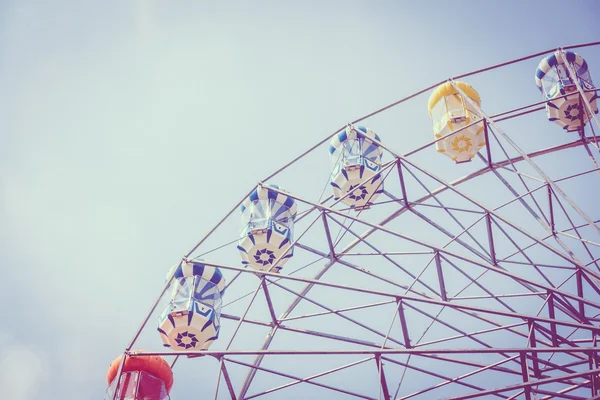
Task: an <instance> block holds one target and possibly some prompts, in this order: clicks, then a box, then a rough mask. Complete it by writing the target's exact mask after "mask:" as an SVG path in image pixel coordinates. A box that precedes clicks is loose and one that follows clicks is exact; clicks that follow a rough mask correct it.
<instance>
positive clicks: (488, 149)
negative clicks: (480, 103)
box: [483, 118, 492, 169]
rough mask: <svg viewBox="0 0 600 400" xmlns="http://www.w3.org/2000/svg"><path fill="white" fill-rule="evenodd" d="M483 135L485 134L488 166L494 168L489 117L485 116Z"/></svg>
mask: <svg viewBox="0 0 600 400" xmlns="http://www.w3.org/2000/svg"><path fill="white" fill-rule="evenodd" d="M483 135H484V136H485V150H486V152H487V162H488V167H490V169H491V168H492V150H491V149H490V137H489V135H488V123H487V119H485V118H483Z"/></svg>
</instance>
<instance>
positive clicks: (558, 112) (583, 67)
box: [535, 50, 598, 132]
mask: <svg viewBox="0 0 600 400" xmlns="http://www.w3.org/2000/svg"><path fill="white" fill-rule="evenodd" d="M563 57H564V58H563ZM565 59H566V62H567V63H568V64H569V65H570V66H571V67H572V71H573V72H575V76H573V74H572V73H571V71H570V68H568V66H567V65H565ZM535 83H536V85H537V87H538V89H540V91H541V92H542V94H543V96H544V100H547V102H546V113H547V114H548V120H549V121H553V122H554V123H556V124H557V125H558V126H560V127H561V128H563V129H564V130H566V131H567V132H573V131H578V130H579V129H581V128H583V127H584V126H585V124H587V122H588V121H589V120H590V115H589V113H588V111H587V107H586V105H585V104H584V102H583V101H582V99H581V98H580V96H579V93H578V91H577V84H579V86H581V88H582V89H583V90H584V91H585V97H586V99H587V100H588V102H589V103H590V105H591V108H592V111H593V112H594V114H597V113H598V105H597V101H596V100H597V98H598V95H597V94H596V92H595V91H594V89H595V88H594V84H593V83H592V77H591V76H590V72H589V71H588V65H587V62H586V61H585V60H584V59H583V58H582V57H581V56H580V55H579V54H577V53H574V52H571V51H564V52H563V51H562V50H557V51H555V52H554V53H552V54H551V55H549V56H547V57H545V58H544V59H542V61H541V62H540V64H539V65H538V68H537V70H536V72H535ZM589 90H592V91H591V92H588V91H589Z"/></svg>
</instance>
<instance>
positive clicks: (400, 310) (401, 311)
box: [398, 299, 411, 349]
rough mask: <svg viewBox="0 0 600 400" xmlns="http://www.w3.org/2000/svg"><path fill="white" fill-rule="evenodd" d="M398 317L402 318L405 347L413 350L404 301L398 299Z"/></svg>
mask: <svg viewBox="0 0 600 400" xmlns="http://www.w3.org/2000/svg"><path fill="white" fill-rule="evenodd" d="M398 316H399V317H400V325H401V326H402V336H403V337H404V347H406V348H407V349H410V348H411V345H410V337H409V336H408V325H407V324H406V315H404V307H403V306H402V299H398Z"/></svg>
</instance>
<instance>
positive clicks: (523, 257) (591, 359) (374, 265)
mask: <svg viewBox="0 0 600 400" xmlns="http://www.w3.org/2000/svg"><path fill="white" fill-rule="evenodd" d="M599 44H600V42H594V43H587V44H582V45H577V46H569V47H564V48H563V49H565V50H566V49H571V48H581V47H590V46H597V45H599ZM552 51H554V49H552V50H547V51H544V52H540V53H537V54H532V55H530V56H527V57H522V58H519V59H517V60H513V61H510V62H506V63H502V64H498V65H495V66H492V67H489V68H485V69H482V70H478V71H474V72H471V73H468V74H464V75H461V76H457V77H453V78H451V79H449V82H454V80H456V79H461V78H465V77H468V76H472V75H475V74H479V73H483V72H486V71H490V70H493V69H497V68H501V67H504V66H507V65H510V64H514V63H517V62H522V61H525V60H529V59H531V58H539V57H541V56H543V55H546V54H548V53H550V52H552ZM440 83H442V82H439V83H436V84H434V85H431V86H429V87H427V88H425V89H423V90H421V91H419V92H417V93H414V94H412V95H410V96H408V97H406V98H404V99H402V100H400V101H398V102H395V103H393V104H391V105H389V106H386V107H383V108H381V109H379V110H377V111H375V112H373V113H370V114H368V115H367V116H365V117H362V118H360V119H358V120H355V121H353V122H352V124H356V123H358V122H361V121H364V120H366V119H368V118H370V117H374V116H375V115H378V114H380V113H382V112H384V111H386V110H389V109H391V108H393V107H396V106H398V105H400V104H402V103H404V102H405V101H408V100H411V99H413V98H415V97H417V96H419V95H421V94H423V93H428V92H429V91H431V90H432V89H433V88H435V87H436V86H437V85H439V84H440ZM458 90H460V89H458ZM577 90H578V92H579V95H580V97H581V98H582V99H583V100H584V101H583V102H581V113H580V115H583V112H586V113H588V114H590V115H591V118H590V123H589V124H588V126H587V127H586V130H585V131H584V130H582V131H581V132H580V134H579V136H578V137H577V136H574V137H570V138H569V139H568V140H565V141H564V143H560V144H551V145H549V146H540V149H537V150H535V151H529V152H525V151H524V150H522V149H521V148H520V147H519V146H518V144H517V143H516V142H517V141H514V140H513V137H512V136H511V135H510V130H508V129H506V132H505V129H504V127H503V123H504V121H510V120H512V119H514V118H522V117H523V116H525V115H528V114H531V113H537V115H538V116H539V117H540V118H543V111H541V110H543V109H544V102H537V103H533V104H530V105H526V106H520V107H518V108H515V109H513V110H509V111H506V112H502V113H500V114H497V115H488V114H486V113H485V112H484V111H483V110H480V111H481V115H483V116H484V120H485V135H486V139H487V140H486V142H487V143H488V145H487V146H486V150H482V151H481V152H480V154H478V160H475V161H474V162H473V163H472V164H473V165H477V168H471V170H470V172H469V173H468V174H467V175H465V176H462V177H460V178H456V179H447V178H446V177H445V176H442V175H443V174H442V175H440V174H439V173H438V172H434V171H432V170H431V168H429V166H428V165H425V164H424V163H423V162H422V161H416V160H422V157H421V158H419V157H418V156H419V155H420V154H421V153H422V152H429V153H432V152H433V150H432V147H433V146H434V145H435V143H436V142H437V141H439V140H443V139H444V138H440V139H437V140H434V141H430V142H428V143H427V144H425V145H423V146H420V147H419V148H417V149H414V150H411V151H409V152H406V153H400V152H397V151H395V150H394V149H392V148H389V147H388V146H387V145H386V143H379V144H380V145H381V146H382V147H383V148H384V149H385V151H386V152H387V155H389V156H390V158H389V160H390V161H388V162H387V163H386V164H384V166H383V168H382V172H381V173H382V175H383V176H384V178H385V185H386V188H385V191H384V194H383V195H382V196H381V198H379V199H378V200H377V201H376V202H375V204H374V205H373V206H372V207H371V209H369V210H363V211H360V212H358V213H357V212H354V211H352V210H347V209H345V208H343V207H342V206H343V204H342V203H341V200H342V199H339V200H337V201H334V200H333V199H332V198H331V197H327V198H325V199H324V200H320V199H319V200H311V199H310V198H304V197H303V196H301V193H296V192H294V191H293V190H292V191H290V192H287V193H286V194H287V195H288V196H290V197H292V198H294V199H295V200H296V202H297V203H298V204H299V207H298V208H299V210H300V213H299V215H298V218H297V220H296V233H295V241H294V247H295V249H296V254H295V255H294V258H292V261H290V262H289V263H288V264H286V267H285V269H284V270H283V271H282V273H281V274H276V273H271V272H257V271H254V270H251V269H245V268H240V267H238V266H236V265H238V264H235V261H231V260H232V258H231V257H229V258H228V257H226V256H223V259H225V260H227V261H226V262H221V261H218V260H220V259H221V258H220V256H219V255H221V254H225V253H226V252H229V253H235V243H234V242H235V241H233V242H230V243H228V244H226V245H223V246H217V247H216V248H213V247H210V246H208V245H207V244H206V243H207V242H208V241H209V239H210V238H212V237H214V236H215V235H216V233H217V232H220V230H223V229H224V227H225V225H226V224H227V223H228V221H230V220H235V219H236V218H237V214H236V210H237V209H238V207H239V205H240V203H241V202H242V201H243V199H244V198H245V197H246V196H244V197H243V198H242V199H241V200H240V201H239V202H238V203H237V204H236V205H235V206H234V207H233V208H232V209H231V211H230V212H229V213H228V214H227V215H226V216H225V217H223V219H222V220H221V221H219V223H218V224H217V225H216V226H214V227H213V228H212V229H211V230H210V231H209V232H208V233H207V234H206V235H205V236H204V237H203V238H202V239H201V240H200V241H199V243H198V244H197V245H196V246H194V247H193V248H192V249H191V250H190V251H189V252H188V253H186V254H185V255H184V257H183V260H188V259H193V258H197V257H203V258H206V259H207V260H208V259H210V261H204V262H205V263H206V264H208V265H214V266H217V267H219V268H220V269H221V270H222V271H223V272H224V274H226V277H227V279H228V287H227V294H226V298H225V301H226V304H225V306H224V308H223V313H222V314H221V319H222V327H221V337H220V339H219V340H218V342H217V343H215V345H214V346H213V347H212V348H211V350H209V351H185V352H172V351H171V352H169V351H145V352H137V351H134V350H132V349H134V348H136V347H137V346H138V345H139V342H140V337H141V335H142V334H143V333H144V332H145V331H147V330H149V331H152V330H153V326H152V324H148V321H149V320H150V318H151V317H152V316H156V312H157V311H160V310H158V306H159V304H160V303H161V299H163V296H164V295H165V293H166V291H167V289H168V287H169V283H170V282H169V283H167V284H166V285H165V287H164V289H163V291H162V292H161V294H160V295H159V296H158V298H157V299H156V300H155V302H154V304H153V306H152V307H151V309H150V310H149V312H148V314H147V316H146V317H145V318H144V320H143V322H142V324H141V326H140V328H139V329H138V331H137V332H136V334H135V335H134V338H133V339H132V341H131V342H130V343H129V345H128V346H127V347H126V349H125V351H124V354H125V357H123V360H124V359H125V358H126V357H144V356H149V355H161V356H163V357H171V358H170V359H171V360H172V363H173V365H174V366H175V363H176V362H177V360H178V359H179V358H180V356H187V359H186V360H183V362H178V363H177V366H176V367H175V369H174V371H175V373H176V376H177V371H178V368H191V369H193V368H201V369H202V371H203V373H204V374H206V372H207V371H209V370H210V371H212V372H214V376H216V379H217V381H216V383H215V388H216V389H215V390H214V393H212V392H211V393H210V394H209V395H207V393H205V392H203V393H202V394H199V395H197V398H209V397H210V398H214V399H217V398H226V399H236V400H237V399H252V398H263V397H266V398H287V396H289V394H290V393H296V395H297V396H299V395H298V393H301V394H302V395H303V396H304V397H306V394H311V397H313V398H319V397H323V398H325V397H326V398H338V397H356V398H363V399H386V400H387V399H413V398H414V399H417V398H427V399H430V398H453V399H470V398H502V399H517V398H521V399H527V400H530V399H584V398H586V399H587V398H594V399H596V398H600V382H599V381H598V377H599V373H600V365H599V361H600V360H599V354H598V351H600V345H599V344H598V343H597V338H598V335H599V334H600V325H599V322H600V265H599V264H598V261H599V260H600V249H598V247H600V234H599V232H600V228H599V226H598V222H599V220H600V211H599V210H598V209H597V207H595V208H594V207H590V206H589V204H588V203H589V201H587V200H586V199H585V197H586V196H591V197H592V198H594V197H595V196H596V195H597V194H598V192H599V190H595V189H594V187H593V186H590V185H593V183H594V182H595V183H596V185H597V178H594V177H595V176H598V175H600V168H599V167H598V159H599V158H600V150H599V143H598V142H599V139H598V137H597V136H596V133H595V129H598V128H600V125H599V124H600V121H599V120H598V118H597V117H596V115H595V114H593V112H592V109H591V105H590V104H589V102H588V101H587V99H586V97H585V96H584V91H583V89H582V88H581V87H580V86H579V85H577ZM475 106H476V105H475ZM546 123H547V122H546ZM547 124H550V123H547ZM547 129H550V127H549V126H548V127H547ZM338 131H339V130H338ZM335 133H337V131H336V132H334V134H335ZM552 134H554V133H552ZM332 135H333V134H332ZM332 135H330V136H328V137H327V138H325V139H323V140H322V141H321V142H319V143H317V144H316V145H315V146H313V147H312V148H310V149H309V150H307V151H306V152H304V153H303V154H301V155H300V156H298V157H297V158H295V159H294V160H292V161H290V162H289V163H287V164H286V165H285V166H284V167H282V168H280V169H279V170H277V171H276V172H275V173H273V174H272V175H270V176H268V177H266V178H265V179H264V180H263V182H265V183H266V182H267V181H270V180H271V179H272V178H274V177H276V176H280V175H281V174H283V173H285V171H286V170H288V169H289V168H293V167H294V166H295V165H296V164H299V163H301V162H302V160H303V159H304V158H305V157H307V156H308V155H309V154H311V153H312V152H313V151H321V150H322V148H321V147H322V145H323V144H324V143H326V142H327V141H328V140H329V139H330V138H331V136H332ZM548 135H551V133H548ZM568 151H571V152H579V151H580V153H575V154H579V155H580V156H581V158H582V159H583V160H587V161H585V162H581V167H579V168H578V170H577V171H575V172H573V171H570V172H569V173H567V174H564V175H559V174H557V173H556V171H554V170H552V171H548V172H546V171H545V170H544V169H542V168H541V167H540V166H539V165H538V163H537V161H538V160H541V161H543V160H546V159H548V158H552V157H554V159H559V158H558V157H557V155H560V154H565V153H566V152H568ZM434 156H435V155H434ZM593 179H596V180H593ZM263 182H259V183H258V184H259V185H263ZM482 183H488V184H489V183H493V184H494V185H495V186H494V187H495V188H497V189H495V190H497V192H498V195H497V196H494V195H492V196H490V193H489V192H486V193H482V191H478V190H476V188H477V186H478V185H479V184H482ZM582 185H585V186H586V187H587V186H589V190H588V191H587V192H584V191H582V190H577V188H580V187H581V186H582ZM484 186H485V185H484ZM486 187H488V188H489V186H486ZM573 188H576V189H573ZM253 189H254V188H253ZM271 190H275V191H277V189H273V188H271ZM594 190H595V191H594ZM580 203H584V204H580ZM232 236H233V237H235V235H231V234H229V237H232ZM315 238H316V239H315ZM232 249H233V250H232ZM296 262H300V263H299V264H295V263H296ZM292 264H295V265H292ZM338 325H339V326H338ZM257 332H258V333H257ZM250 336H253V338H254V339H255V338H256V337H259V338H260V340H259V341H258V342H257V341H256V340H254V341H251V340H250V339H248V338H249V337H250ZM305 347H308V348H305ZM211 360H216V363H215V362H214V361H212V362H211ZM180 364H181V365H180ZM198 365H202V366H201V367H197V366H198ZM119 375H120V371H119ZM175 384H176V385H177V384H178V382H177V380H176V383H175ZM294 390H298V391H297V392H293V391H294ZM193 396H194V394H190V395H189V396H188V398H195V397H193ZM269 396H270V397H269Z"/></svg>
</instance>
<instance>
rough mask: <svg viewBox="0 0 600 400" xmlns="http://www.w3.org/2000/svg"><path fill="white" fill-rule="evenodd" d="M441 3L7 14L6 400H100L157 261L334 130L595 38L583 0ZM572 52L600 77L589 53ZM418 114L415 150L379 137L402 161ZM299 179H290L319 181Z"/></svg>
mask: <svg viewBox="0 0 600 400" xmlns="http://www.w3.org/2000/svg"><path fill="white" fill-rule="evenodd" d="M449 4H450V3H449V2H393V1H379V2H368V1H344V2H342V1H338V2H336V1H303V2H281V1H271V2H248V1H232V2H208V1H176V2H173V1H171V2H160V1H150V0H149V1H144V0H136V1H133V0H132V1H102V2H99V1H66V0H65V1H53V2H48V1H29V0H26V1H10V0H9V1H3V2H2V3H1V4H0V93H2V96H0V137H1V139H2V140H1V145H0V263H1V265H2V271H3V278H2V279H1V280H0V290H1V291H2V292H3V294H4V296H3V299H4V301H3V302H2V304H1V305H0V315H1V316H2V320H3V323H2V324H0V394H2V395H0V397H2V398H11V399H13V400H30V399H42V398H43V399H58V398H60V399H64V400H68V399H78V400H80V399H98V398H100V397H101V396H102V394H103V391H104V389H105V382H104V377H105V373H106V369H107V367H108V365H109V363H110V361H111V360H112V359H113V358H114V357H115V356H117V355H118V354H119V353H120V352H121V351H122V350H123V349H124V347H125V346H126V344H127V343H128V341H129V340H130V339H131V337H132V335H133V333H134V332H135V329H136V328H137V327H138V325H139V324H140V322H141V320H142V318H143V316H144V315H145V313H146V311H147V309H148V308H149V306H150V304H151V302H152V301H153V300H154V296H155V295H156V294H157V293H158V291H159V290H160V288H161V286H162V284H163V279H164V275H165V273H166V271H167V269H168V267H169V266H170V265H172V264H173V263H175V262H177V261H178V260H179V258H180V257H181V256H182V255H183V254H184V253H185V252H186V251H187V250H188V249H189V248H190V247H191V246H192V245H193V244H194V243H195V242H196V241H197V240H198V239H199V238H200V237H201V236H202V235H203V234H204V233H205V232H206V231H207V230H208V229H209V228H210V227H211V226H213V225H214V224H215V223H216V222H217V221H218V219H220V216H221V215H224V214H225V213H226V212H227V211H228V210H229V209H230V208H231V207H232V206H233V205H234V204H235V203H236V202H237V201H239V200H240V198H241V196H243V195H244V194H245V193H246V192H248V190H249V189H250V188H251V187H252V186H253V185H255V184H256V182H258V181H259V180H260V179H262V178H264V177H265V176H267V175H268V174H269V173H270V172H272V171H274V170H275V169H277V168H279V167H280V166H281V165H283V164H284V163H285V162H286V161H287V160H290V159H291V158H292V157H295V156H297V155H298V154H300V153H301V152H302V151H304V150H305V149H307V148H309V147H310V146H312V145H313V144H314V143H316V142H318V141H319V140H320V139H321V138H323V137H325V136H326V135H329V134H331V133H333V131H335V130H336V129H338V128H339V127H340V126H342V125H344V124H345V123H346V122H348V121H350V120H353V119H355V118H357V117H359V116H362V115H364V114H366V113H368V112H370V111H372V110H374V109H376V108H379V107H381V106H383V105H386V104H388V103H391V102H393V101H395V100H397V99H399V98H402V97H404V96H406V95H408V94H410V93H412V92H414V91H416V90H419V89H421V88H424V87H426V86H428V85H430V84H432V83H435V82H438V81H441V80H443V79H445V78H448V77H450V76H454V75H458V74H461V73H464V72H468V71H471V70H475V69H478V68H482V67H485V66H488V65H491V64H496V63H499V62H502V61H507V60H510V59H513V58H517V57H520V56H524V55H527V54H530V53H534V52H538V51H542V50H545V49H552V48H556V47H559V46H564V45H571V44H576V43H584V42H591V41H596V40H599V39H600V28H599V25H598V15H600V3H599V2H597V1H579V2H571V3H566V2H558V1H545V2H541V1H535V2H522V1H503V2H488V1H457V2H453V4H454V7H453V8H450V5H449ZM582 55H583V56H584V57H585V58H586V59H588V62H589V63H590V69H591V72H592V77H593V78H595V79H596V81H599V80H600V54H599V53H598V48H588V49H586V50H585V51H583V52H582ZM536 63H537V60H534V61H532V62H530V63H529V64H527V65H524V66H522V67H518V68H512V69H508V70H507V72H506V73H505V74H501V73H497V74H496V75H494V79H497V80H502V81H506V83H505V84H503V85H501V86H503V87H505V88H507V90H505V91H504V92H502V93H498V95H497V96H495V98H493V96H491V95H490V93H489V92H488V93H487V96H488V97H487V98H483V101H482V106H483V108H484V109H486V106H489V107H490V109H491V112H499V111H502V110H504V109H506V108H508V107H517V106H518V105H523V104H527V103H530V102H534V101H537V100H538V99H539V93H538V92H537V89H536V88H535V85H534V82H533V74H534V72H535V65H536ZM481 79H482V82H481V83H480V86H478V89H480V93H482V97H483V93H484V92H485V83H484V82H483V79H484V78H481ZM485 79H489V78H485ZM495 83H496V84H497V83H498V82H497V81H496V82H495ZM473 84H474V85H475V83H473ZM425 101H426V99H423V101H422V104H421V105H418V104H416V106H418V107H416V108H415V111H414V112H415V114H414V115H415V118H419V120H422V121H424V122H425V125H424V126H426V127H427V128H426V129H424V130H423V133H422V135H423V136H422V138H421V136H420V135H421V132H413V133H411V134H410V137H407V138H406V139H402V140H401V139H400V138H399V137H395V135H397V133H393V132H386V133H384V132H379V131H378V133H379V134H380V135H381V136H382V138H383V139H384V140H385V139H386V138H390V139H388V141H389V142H390V143H392V145H393V146H394V147H395V148H396V150H398V151H403V150H407V149H406V148H399V147H402V146H406V147H411V148H412V147H416V146H417V145H419V144H422V143H425V142H426V141H428V140H430V136H431V132H430V131H429V130H428V129H429V127H428V125H427V121H428V117H427V114H426V103H425ZM419 107H420V108H419ZM419 113H420V114H419ZM523 143H525V144H524V146H527V144H526V141H523ZM322 153H323V160H324V165H328V164H327V156H326V150H325V149H323V152H322ZM297 173H298V174H300V175H302V174H303V173H302V172H297ZM305 173H306V175H305V176H300V175H298V176H296V177H293V176H292V177H291V178H292V179H298V181H299V182H301V181H303V180H306V179H307V178H306V176H308V175H315V174H322V175H323V176H324V177H325V176H326V175H327V171H319V170H317V169H316V167H315V168H313V169H312V170H311V169H308V170H306V171H305ZM308 180H310V179H308ZM277 183H279V184H281V185H282V186H284V187H285V186H286V184H285V182H277ZM288 186H289V185H288ZM321 187H322V186H320V187H319V188H317V189H315V192H316V194H317V196H318V192H319V191H320V189H321ZM299 194H300V195H302V194H301V193H299ZM313 197H314V196H313ZM313 200H315V199H314V198H313ZM230 239H231V238H230V237H220V238H217V240H216V242H217V243H218V242H219V241H221V242H224V241H227V240H230ZM154 323H155V322H154V321H152V322H151V325H153V324H154ZM155 339H156V342H157V343H158V341H159V338H158V335H157V336H156V338H155ZM176 379H177V378H176ZM209 379H210V381H211V382H213V381H214V377H213V376H210V378H209ZM176 385H177V380H176ZM187 387H188V388H189V386H187ZM175 390H177V389H175ZM2 391H6V393H4V392H2ZM174 393H175V395H174V396H173V398H174V399H184V398H188V397H187V396H186V394H184V393H183V392H181V391H180V392H179V393H177V392H176V391H175V392H174Z"/></svg>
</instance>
